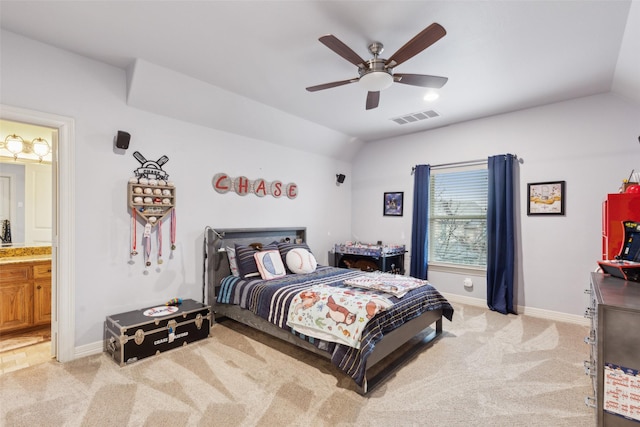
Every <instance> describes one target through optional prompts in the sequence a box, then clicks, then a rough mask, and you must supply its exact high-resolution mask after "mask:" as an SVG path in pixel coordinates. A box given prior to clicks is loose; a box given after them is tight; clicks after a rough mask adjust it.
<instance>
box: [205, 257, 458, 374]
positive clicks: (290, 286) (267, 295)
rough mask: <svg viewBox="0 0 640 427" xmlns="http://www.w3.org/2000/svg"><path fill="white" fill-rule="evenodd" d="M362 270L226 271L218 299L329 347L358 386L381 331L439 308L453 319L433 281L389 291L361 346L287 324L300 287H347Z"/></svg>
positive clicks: (367, 328)
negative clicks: (265, 275)
mask: <svg viewBox="0 0 640 427" xmlns="http://www.w3.org/2000/svg"><path fill="white" fill-rule="evenodd" d="M361 275H362V272H361V271H357V270H347V269H343V268H335V267H327V266H318V268H317V269H316V271H314V272H313V273H309V274H288V275H286V276H284V277H281V278H278V279H272V280H262V279H253V280H252V279H241V278H239V277H234V276H228V277H226V278H224V279H223V280H222V282H221V287H220V290H219V292H218V295H217V303H222V304H235V305H239V306H240V307H242V308H244V309H247V310H250V311H251V312H253V313H254V314H256V315H258V316H260V317H262V318H264V319H265V320H267V321H269V322H271V323H273V324H275V325H276V326H278V327H280V328H282V329H285V330H287V331H290V332H291V333H293V334H295V335H297V336H299V337H300V338H302V339H304V340H306V341H308V342H309V343H311V344H313V345H315V346H316V347H318V348H320V349H322V350H324V351H327V352H328V353H329V354H331V362H332V363H333V364H334V365H336V366H337V367H339V368H340V369H341V370H342V371H344V372H345V373H346V374H348V375H349V376H351V377H352V378H353V380H354V381H355V382H356V384H358V385H359V386H362V385H363V380H364V374H365V368H366V361H367V358H368V357H369V355H370V354H371V352H372V351H373V349H374V346H375V344H376V343H377V342H378V341H379V340H380V339H382V337H383V336H384V334H385V333H387V332H389V331H392V330H393V329H395V328H397V327H399V326H400V325H402V324H404V323H405V322H408V321H409V320H411V319H414V318H416V317H418V316H419V315H421V314H422V313H424V312H426V311H430V310H438V309H442V311H443V315H444V317H446V318H447V319H449V320H451V319H452V317H453V307H451V305H450V304H449V302H448V301H447V300H446V299H445V298H444V297H443V296H442V295H440V293H439V292H438V291H437V290H436V289H435V288H434V287H433V286H431V285H425V286H422V287H419V288H417V289H413V290H411V291H409V292H408V293H407V294H406V295H404V296H403V297H402V298H396V297H394V296H391V295H387V297H388V299H389V300H390V301H391V302H392V303H393V306H392V307H390V308H388V309H387V310H385V311H383V312H381V313H378V314H377V315H375V316H374V317H373V318H372V319H371V320H370V321H369V322H368V323H367V326H366V328H365V329H364V330H363V331H362V336H361V342H360V348H359V349H356V348H354V347H351V346H348V345H344V344H337V343H335V342H328V341H323V340H319V339H316V338H313V337H307V336H305V335H303V334H300V333H297V332H295V331H293V330H292V329H291V328H290V327H289V326H288V325H287V315H288V313H289V307H290V305H291V303H292V301H293V300H294V298H295V297H296V295H299V294H300V292H302V291H304V290H307V289H309V288H311V287H313V286H318V285H330V286H336V287H339V288H348V286H347V285H345V284H344V281H345V280H348V279H353V278H355V277H358V276H361Z"/></svg>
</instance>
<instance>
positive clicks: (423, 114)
mask: <svg viewBox="0 0 640 427" xmlns="http://www.w3.org/2000/svg"><path fill="white" fill-rule="evenodd" d="M435 117H440V114H439V113H438V112H437V111H434V110H427V111H420V112H418V113H411V114H406V115H404V116H400V117H394V118H392V119H391V120H393V121H394V122H396V123H397V124H399V125H406V124H407V123H413V122H419V121H420V120H424V119H433V118H435Z"/></svg>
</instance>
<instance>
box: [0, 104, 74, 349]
mask: <svg viewBox="0 0 640 427" xmlns="http://www.w3.org/2000/svg"><path fill="white" fill-rule="evenodd" d="M0 118H2V119H5V120H12V121H17V122H23V123H30V124H34V125H37V126H47V127H51V128H55V129H57V130H58V132H57V140H54V141H53V148H54V151H53V161H52V166H53V209H52V210H53V235H52V238H51V240H52V242H51V267H52V274H51V294H52V307H51V310H52V311H51V344H52V351H53V352H54V355H55V357H56V359H57V360H58V361H60V362H69V361H71V360H73V359H74V358H75V312H76V305H75V283H76V280H75V257H74V253H75V222H74V220H73V219H74V215H75V195H74V188H75V122H74V120H73V118H71V117H64V116H58V115H55V114H49V113H44V112H40V111H35V110H27V109H24V108H19V107H12V106H8V105H4V104H0Z"/></svg>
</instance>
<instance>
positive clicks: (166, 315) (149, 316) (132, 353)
mask: <svg viewBox="0 0 640 427" xmlns="http://www.w3.org/2000/svg"><path fill="white" fill-rule="evenodd" d="M210 331H211V308H210V307H209V306H208V305H205V304H202V303H200V302H197V301H194V300H191V299H187V300H184V301H183V302H182V304H180V305H177V306H156V307H149V308H146V309H142V310H134V311H129V312H126V313H120V314H115V315H111V316H108V317H107V319H106V321H105V339H104V346H105V348H104V351H105V352H107V354H109V355H110V356H111V357H112V358H113V360H114V361H115V362H116V363H118V364H119V365H120V366H124V365H126V364H130V363H133V362H136V361H138V360H140V359H144V358H145V357H149V356H153V355H155V354H160V353H162V352H165V351H167V350H171V349H174V348H177V347H182V346H185V345H187V344H188V343H191V342H194V341H198V340H201V339H204V338H207V337H208V336H209V335H210Z"/></svg>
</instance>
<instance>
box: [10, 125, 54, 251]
mask: <svg viewBox="0 0 640 427" xmlns="http://www.w3.org/2000/svg"><path fill="white" fill-rule="evenodd" d="M54 132H55V130H53V129H50V128H46V127H40V126H34V125H28V124H24V123H16V122H10V121H6V120H0V138H1V139H2V142H3V143H4V142H5V141H6V138H7V137H8V136H11V135H19V136H20V137H21V138H22V139H24V140H25V141H29V142H30V141H33V140H35V139H37V138H42V139H44V140H46V141H48V143H49V144H50V145H53V138H54V137H55V135H54V134H53V133H54ZM27 151H29V150H27ZM52 193H53V170H52V163H51V153H49V154H48V156H45V157H44V158H43V159H42V161H40V160H39V158H38V156H36V155H34V154H33V153H28V152H27V153H22V152H21V153H18V155H17V156H14V153H12V152H10V151H9V150H7V148H6V144H2V145H0V238H1V239H2V240H1V241H0V245H1V247H5V248H6V247H30V246H50V245H51V239H52V225H53V224H52V218H53V197H52Z"/></svg>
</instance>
